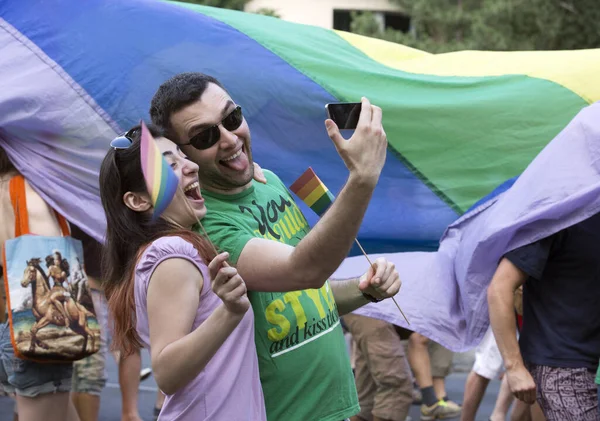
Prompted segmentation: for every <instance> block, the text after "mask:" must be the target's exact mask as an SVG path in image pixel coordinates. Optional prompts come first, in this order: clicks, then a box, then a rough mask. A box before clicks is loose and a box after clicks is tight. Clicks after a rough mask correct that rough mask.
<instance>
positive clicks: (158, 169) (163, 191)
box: [140, 121, 179, 220]
mask: <svg viewBox="0 0 600 421" xmlns="http://www.w3.org/2000/svg"><path fill="white" fill-rule="evenodd" d="M141 126H142V137H141V142H140V155H141V161H142V172H143V173H144V180H145V181H146V188H147V189H148V193H149V194H150V198H151V199H152V205H153V206H154V213H153V215H152V220H156V219H158V217H159V216H160V215H161V214H162V213H163V212H164V211H165V209H166V208H167V206H169V203H171V201H172V200H173V197H174V196H175V193H176V192H177V187H178V186H179V178H177V175H175V172H174V171H173V169H172V168H171V166H170V165H169V164H168V162H167V160H166V159H165V157H164V156H163V155H162V153H161V152H160V149H159V148H158V145H157V144H156V141H155V140H154V137H152V135H151V134H150V131H149V130H148V127H146V125H145V124H144V122H143V121H142V123H141Z"/></svg>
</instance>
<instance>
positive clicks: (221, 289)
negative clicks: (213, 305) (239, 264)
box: [208, 252, 250, 314]
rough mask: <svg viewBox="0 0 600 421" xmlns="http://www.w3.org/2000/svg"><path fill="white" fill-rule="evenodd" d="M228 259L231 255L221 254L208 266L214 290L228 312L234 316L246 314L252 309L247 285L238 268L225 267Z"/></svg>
mask: <svg viewBox="0 0 600 421" xmlns="http://www.w3.org/2000/svg"><path fill="white" fill-rule="evenodd" d="M227 258H229V253H227V252H225V253H221V254H219V255H218V256H217V257H215V258H214V259H213V260H212V261H211V262H210V264H209V265H208V269H209V271H210V279H211V286H212V290H213V292H214V293H215V294H217V296H218V297H219V298H220V299H221V301H223V304H224V305H225V307H226V308H227V310H229V311H230V312H231V313H234V314H244V313H246V311H248V309H249V308H250V300H248V295H247V294H246V284H245V283H244V280H243V279H242V277H241V276H240V275H239V274H238V272H237V269H236V268H234V267H231V266H224V264H225V261H226V260H227Z"/></svg>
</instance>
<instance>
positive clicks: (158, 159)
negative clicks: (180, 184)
mask: <svg viewBox="0 0 600 421" xmlns="http://www.w3.org/2000/svg"><path fill="white" fill-rule="evenodd" d="M151 143H152V145H151V146H150V147H151V148H153V151H152V155H153V158H154V159H153V161H154V182H153V183H152V184H153V186H152V192H150V193H151V195H152V203H156V201H157V199H158V194H159V193H160V183H161V181H162V180H161V177H160V176H161V175H162V174H161V172H162V171H161V170H162V155H161V153H160V150H159V149H158V146H156V144H155V143H154V142H151Z"/></svg>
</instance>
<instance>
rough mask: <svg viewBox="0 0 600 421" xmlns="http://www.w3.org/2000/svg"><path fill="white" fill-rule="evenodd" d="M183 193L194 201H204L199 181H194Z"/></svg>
mask: <svg viewBox="0 0 600 421" xmlns="http://www.w3.org/2000/svg"><path fill="white" fill-rule="evenodd" d="M183 193H184V194H185V195H186V196H187V197H189V198H190V199H193V200H202V195H201V194H200V184H199V183H198V182H197V181H194V182H193V183H192V184H189V185H188V186H187V187H186V188H185V189H184V190H183Z"/></svg>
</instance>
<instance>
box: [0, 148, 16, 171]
mask: <svg viewBox="0 0 600 421" xmlns="http://www.w3.org/2000/svg"><path fill="white" fill-rule="evenodd" d="M16 171H17V169H16V168H15V166H14V164H13V163H12V161H11V160H10V158H9V157H8V154H7V153H6V151H5V150H4V148H3V147H2V145H0V175H4V174H8V173H11V172H16Z"/></svg>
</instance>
